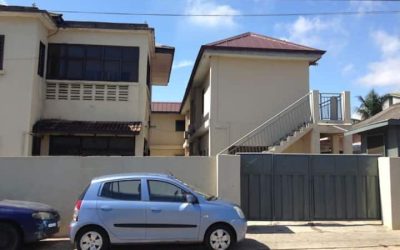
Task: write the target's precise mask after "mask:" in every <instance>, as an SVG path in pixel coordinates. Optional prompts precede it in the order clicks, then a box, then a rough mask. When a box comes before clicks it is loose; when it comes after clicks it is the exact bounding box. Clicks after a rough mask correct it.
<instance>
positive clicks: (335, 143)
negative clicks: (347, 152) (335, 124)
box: [331, 135, 340, 154]
mask: <svg viewBox="0 0 400 250" xmlns="http://www.w3.org/2000/svg"><path fill="white" fill-rule="evenodd" d="M331 138H332V153H334V154H340V138H339V135H332V136H331Z"/></svg>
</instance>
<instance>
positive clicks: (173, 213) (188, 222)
mask: <svg viewBox="0 0 400 250" xmlns="http://www.w3.org/2000/svg"><path fill="white" fill-rule="evenodd" d="M147 191H148V199H149V201H148V202H147V208H146V238H147V240H149V241H195V240H197V239H198V233H199V226H200V205H199V204H191V203H188V202H186V194H187V191H185V190H184V189H183V188H181V187H180V186H179V185H177V184H176V183H172V182H168V181H165V180H157V179H149V180H147Z"/></svg>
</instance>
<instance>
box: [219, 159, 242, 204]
mask: <svg viewBox="0 0 400 250" xmlns="http://www.w3.org/2000/svg"><path fill="white" fill-rule="evenodd" d="M217 195H218V197H220V198H223V199H225V200H228V201H231V202H233V203H235V204H238V205H240V156H239V155H218V156H217Z"/></svg>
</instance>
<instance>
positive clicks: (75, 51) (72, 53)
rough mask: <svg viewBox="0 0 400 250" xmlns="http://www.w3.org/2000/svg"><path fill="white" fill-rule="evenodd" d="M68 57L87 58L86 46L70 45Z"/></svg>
mask: <svg viewBox="0 0 400 250" xmlns="http://www.w3.org/2000/svg"><path fill="white" fill-rule="evenodd" d="M68 57H69V58H78V59H82V58H85V49H84V46H80V45H68Z"/></svg>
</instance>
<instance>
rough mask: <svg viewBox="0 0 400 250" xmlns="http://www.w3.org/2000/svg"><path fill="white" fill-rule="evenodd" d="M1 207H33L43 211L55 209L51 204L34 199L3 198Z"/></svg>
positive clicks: (0, 202)
mask: <svg viewBox="0 0 400 250" xmlns="http://www.w3.org/2000/svg"><path fill="white" fill-rule="evenodd" d="M0 207H12V208H21V209H31V210H34V211H43V212H53V211H55V210H54V209H53V208H52V207H50V206H49V205H46V204H43V203H39V202H32V201H17V200H2V201H0Z"/></svg>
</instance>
